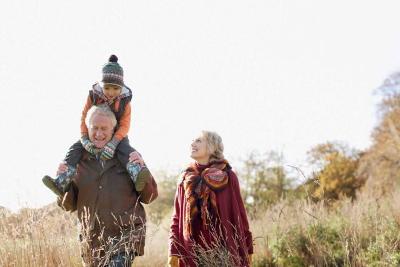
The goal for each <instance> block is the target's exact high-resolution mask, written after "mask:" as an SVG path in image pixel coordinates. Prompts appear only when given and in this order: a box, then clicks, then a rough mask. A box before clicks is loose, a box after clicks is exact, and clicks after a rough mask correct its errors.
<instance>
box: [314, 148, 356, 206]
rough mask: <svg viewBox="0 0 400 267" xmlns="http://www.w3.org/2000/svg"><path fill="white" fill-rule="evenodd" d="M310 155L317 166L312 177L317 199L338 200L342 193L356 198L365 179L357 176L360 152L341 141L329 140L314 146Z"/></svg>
mask: <svg viewBox="0 0 400 267" xmlns="http://www.w3.org/2000/svg"><path fill="white" fill-rule="evenodd" d="M308 155H309V157H310V162H311V163H312V164H313V165H314V166H315V167H316V168H317V171H316V172H314V174H313V176H312V179H313V180H314V181H317V182H316V183H314V187H313V188H312V190H313V197H314V198H315V199H316V200H322V199H325V200H337V199H339V197H340V196H341V195H344V196H346V197H350V198H352V199H354V198H355V197H356V191H357V189H359V188H360V187H361V186H362V185H363V183H364V181H363V180H362V179H360V178H359V177H357V176H356V171H357V168H358V160H359V153H358V152H357V151H355V150H353V149H350V148H348V147H347V146H345V145H343V144H340V143H332V142H328V143H325V144H320V145H317V146H315V147H314V148H312V149H311V150H310V151H309V152H308Z"/></svg>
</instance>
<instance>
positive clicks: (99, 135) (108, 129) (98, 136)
mask: <svg viewBox="0 0 400 267" xmlns="http://www.w3.org/2000/svg"><path fill="white" fill-rule="evenodd" d="M113 133H114V129H113V126H112V122H111V119H110V118H109V117H107V116H105V115H101V114H94V115H93V117H92V120H91V122H90V125H89V139H90V141H92V143H93V144H94V145H95V146H96V147H97V148H103V147H104V146H105V145H106V144H107V143H108V142H109V141H110V140H111V138H112V136H113Z"/></svg>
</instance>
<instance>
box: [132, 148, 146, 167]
mask: <svg viewBox="0 0 400 267" xmlns="http://www.w3.org/2000/svg"><path fill="white" fill-rule="evenodd" d="M129 161H130V162H133V163H136V164H139V165H140V167H143V166H144V165H145V164H144V161H143V158H142V155H140V153H139V152H137V151H133V152H132V153H130V154H129Z"/></svg>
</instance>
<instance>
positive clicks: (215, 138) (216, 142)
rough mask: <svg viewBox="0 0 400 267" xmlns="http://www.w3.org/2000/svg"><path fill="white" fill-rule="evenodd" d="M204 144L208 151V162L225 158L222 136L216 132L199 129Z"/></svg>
mask: <svg viewBox="0 0 400 267" xmlns="http://www.w3.org/2000/svg"><path fill="white" fill-rule="evenodd" d="M201 133H202V135H203V137H204V139H205V141H206V144H207V150H208V152H209V153H210V162H211V161H215V160H222V159H225V157H224V144H223V143H222V138H221V136H219V134H217V133H216V132H210V131H201Z"/></svg>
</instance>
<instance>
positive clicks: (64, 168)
mask: <svg viewBox="0 0 400 267" xmlns="http://www.w3.org/2000/svg"><path fill="white" fill-rule="evenodd" d="M67 170H68V165H67V164H66V163H65V162H62V163H60V165H58V170H57V176H58V175H60V174H61V173H63V172H66V171H67Z"/></svg>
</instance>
